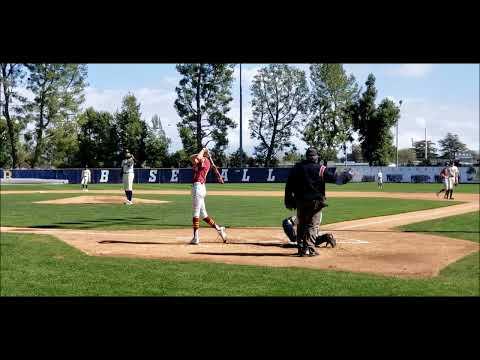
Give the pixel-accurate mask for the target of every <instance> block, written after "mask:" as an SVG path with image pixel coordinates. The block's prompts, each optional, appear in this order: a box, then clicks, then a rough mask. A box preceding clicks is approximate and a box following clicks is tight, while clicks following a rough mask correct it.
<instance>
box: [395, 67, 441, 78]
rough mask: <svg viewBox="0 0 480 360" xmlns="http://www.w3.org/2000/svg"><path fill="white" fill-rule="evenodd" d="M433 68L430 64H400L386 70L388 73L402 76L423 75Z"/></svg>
mask: <svg viewBox="0 0 480 360" xmlns="http://www.w3.org/2000/svg"><path fill="white" fill-rule="evenodd" d="M432 70H433V65H432V64H401V65H395V66H394V67H393V68H391V69H389V70H387V74H388V75H394V76H403V77H416V78H420V77H424V76H426V75H428V74H429V73H430V72H431V71H432Z"/></svg>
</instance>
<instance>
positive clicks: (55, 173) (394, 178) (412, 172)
mask: <svg viewBox="0 0 480 360" xmlns="http://www.w3.org/2000/svg"><path fill="white" fill-rule="evenodd" d="M343 168H344V167H341V166H337V167H329V168H328V171H329V172H335V170H342V169H343ZM82 170H83V169H13V170H10V169H0V179H2V183H5V184H6V183H15V182H17V183H18V182H28V181H27V180H26V179H37V180H39V179H41V180H51V182H55V183H60V182H62V180H65V181H64V182H65V183H66V182H67V181H68V183H70V184H78V183H80V181H81V174H82ZM90 170H91V180H92V183H105V184H115V183H121V182H122V178H121V176H120V169H118V168H92V169H90ZM290 170H291V168H290V167H289V168H279V167H278V168H225V169H220V172H221V174H222V176H223V177H224V180H225V182H227V183H284V182H286V180H287V178H288V174H289V172H290ZM379 170H381V171H382V174H383V181H384V182H386V183H391V182H395V183H440V182H441V179H440V175H439V174H440V171H441V170H442V167H419V166H415V167H398V168H395V167H376V166H355V167H354V168H353V172H354V176H353V180H352V181H353V182H372V181H376V180H377V173H378V171H379ZM459 170H460V183H480V172H479V168H478V167H473V166H470V167H460V168H459ZM13 179H17V180H18V181H12V180H13ZM20 179H25V181H20ZM191 181H192V169H191V168H179V169H174V168H173V169H172V168H169V169H153V168H152V169H135V183H139V184H149V183H150V184H152V183H181V184H183V183H190V182H191ZM40 182H45V181H40ZM207 182H210V183H214V182H216V179H215V176H214V174H213V172H209V174H208V176H207Z"/></svg>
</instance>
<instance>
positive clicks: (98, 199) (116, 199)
mask: <svg viewBox="0 0 480 360" xmlns="http://www.w3.org/2000/svg"><path fill="white" fill-rule="evenodd" d="M124 202H125V196H108V195H94V196H75V197H71V198H64V199H56V200H44V201H35V203H36V204H57V205H68V204H123V203H124ZM169 202H170V201H165V200H150V199H140V198H135V197H134V198H133V204H134V205H135V204H164V203H169Z"/></svg>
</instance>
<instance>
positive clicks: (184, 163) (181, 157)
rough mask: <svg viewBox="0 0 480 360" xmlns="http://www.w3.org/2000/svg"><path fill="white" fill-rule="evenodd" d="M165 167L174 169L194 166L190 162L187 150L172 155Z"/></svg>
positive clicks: (166, 161)
mask: <svg viewBox="0 0 480 360" xmlns="http://www.w3.org/2000/svg"><path fill="white" fill-rule="evenodd" d="M164 166H165V167H173V168H186V167H190V166H192V164H191V162H190V157H189V156H188V154H187V153H186V152H185V150H183V149H182V150H178V151H176V152H174V153H173V154H171V155H170V156H169V157H168V158H167V159H166V160H165V164H164Z"/></svg>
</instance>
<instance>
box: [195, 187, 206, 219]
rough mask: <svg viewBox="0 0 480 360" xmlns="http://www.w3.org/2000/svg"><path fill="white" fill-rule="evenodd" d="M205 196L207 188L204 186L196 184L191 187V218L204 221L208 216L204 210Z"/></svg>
mask: <svg viewBox="0 0 480 360" xmlns="http://www.w3.org/2000/svg"><path fill="white" fill-rule="evenodd" d="M206 196H207V188H206V187H205V184H201V183H199V182H196V183H194V184H193V185H192V205H193V217H199V218H202V219H205V218H206V217H207V216H208V214H207V209H206V208H205V197H206Z"/></svg>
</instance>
